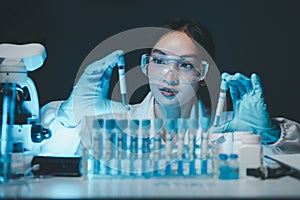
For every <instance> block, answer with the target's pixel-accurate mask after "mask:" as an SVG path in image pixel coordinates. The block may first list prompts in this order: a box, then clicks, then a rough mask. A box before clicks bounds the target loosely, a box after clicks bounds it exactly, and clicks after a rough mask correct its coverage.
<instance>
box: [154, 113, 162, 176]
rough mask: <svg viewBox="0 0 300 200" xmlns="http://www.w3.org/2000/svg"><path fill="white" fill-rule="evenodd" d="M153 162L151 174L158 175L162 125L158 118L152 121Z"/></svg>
mask: <svg viewBox="0 0 300 200" xmlns="http://www.w3.org/2000/svg"><path fill="white" fill-rule="evenodd" d="M153 123H154V134H155V136H154V147H153V148H154V150H153V151H154V163H153V175H154V176H159V175H161V173H160V166H159V161H160V159H161V135H162V127H163V120H162V119H160V118H155V119H154V121H153Z"/></svg>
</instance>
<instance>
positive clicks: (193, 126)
mask: <svg viewBox="0 0 300 200" xmlns="http://www.w3.org/2000/svg"><path fill="white" fill-rule="evenodd" d="M188 127H189V128H190V129H197V128H199V123H198V120H197V119H196V118H190V119H188Z"/></svg>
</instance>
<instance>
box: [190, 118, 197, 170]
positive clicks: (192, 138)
mask: <svg viewBox="0 0 300 200" xmlns="http://www.w3.org/2000/svg"><path fill="white" fill-rule="evenodd" d="M188 128H189V129H188V134H189V154H188V155H189V163H190V166H189V168H190V169H189V172H190V175H196V168H195V159H196V154H195V146H196V132H197V130H198V128H199V125H198V119H195V118H190V119H189V120H188Z"/></svg>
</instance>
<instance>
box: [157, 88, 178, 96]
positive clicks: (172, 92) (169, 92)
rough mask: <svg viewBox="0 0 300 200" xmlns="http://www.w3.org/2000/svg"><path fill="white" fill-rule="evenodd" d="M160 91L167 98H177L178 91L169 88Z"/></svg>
mask: <svg viewBox="0 0 300 200" xmlns="http://www.w3.org/2000/svg"><path fill="white" fill-rule="evenodd" d="M159 90H160V92H161V94H162V95H164V96H165V97H167V98H174V97H175V96H176V94H177V93H178V91H176V90H174V89H170V88H167V87H162V88H160V89H159Z"/></svg>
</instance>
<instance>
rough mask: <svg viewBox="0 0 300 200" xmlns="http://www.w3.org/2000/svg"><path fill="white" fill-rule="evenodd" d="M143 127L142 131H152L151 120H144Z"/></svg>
mask: <svg viewBox="0 0 300 200" xmlns="http://www.w3.org/2000/svg"><path fill="white" fill-rule="evenodd" d="M141 125H142V129H150V126H151V125H150V119H143V120H142V124H141Z"/></svg>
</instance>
